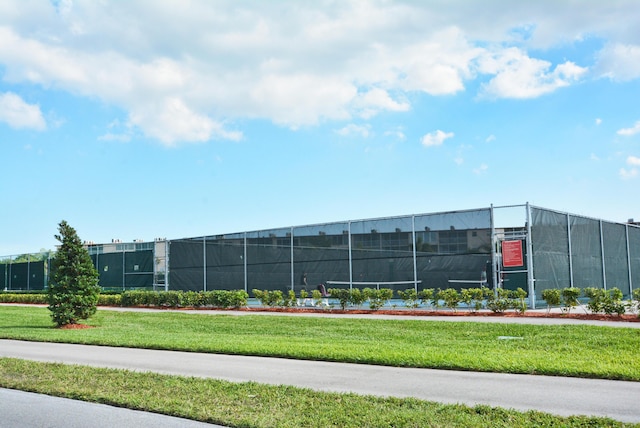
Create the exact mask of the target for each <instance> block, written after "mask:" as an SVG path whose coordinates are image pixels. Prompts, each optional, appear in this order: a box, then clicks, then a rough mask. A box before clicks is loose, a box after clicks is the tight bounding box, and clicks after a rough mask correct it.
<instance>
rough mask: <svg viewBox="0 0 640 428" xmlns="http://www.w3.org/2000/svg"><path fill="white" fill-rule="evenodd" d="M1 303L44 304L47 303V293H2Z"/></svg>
mask: <svg viewBox="0 0 640 428" xmlns="http://www.w3.org/2000/svg"><path fill="white" fill-rule="evenodd" d="M0 302H1V303H24V304H30V305H31V304H34V305H35V304H39V305H43V304H46V303H47V295H46V294H44V293H38V294H36V293H7V292H2V293H0Z"/></svg>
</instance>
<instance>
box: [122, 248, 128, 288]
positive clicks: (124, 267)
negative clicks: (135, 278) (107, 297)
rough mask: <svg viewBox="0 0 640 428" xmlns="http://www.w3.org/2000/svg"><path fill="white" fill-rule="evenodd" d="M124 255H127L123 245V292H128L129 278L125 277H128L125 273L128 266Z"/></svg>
mask: <svg viewBox="0 0 640 428" xmlns="http://www.w3.org/2000/svg"><path fill="white" fill-rule="evenodd" d="M124 253H125V250H124V245H123V246H122V291H125V290H126V284H127V277H126V276H125V275H126V273H125V272H126V267H127V265H126V263H125V260H124Z"/></svg>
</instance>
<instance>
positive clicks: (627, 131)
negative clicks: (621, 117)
mask: <svg viewBox="0 0 640 428" xmlns="http://www.w3.org/2000/svg"><path fill="white" fill-rule="evenodd" d="M639 132H640V120H639V121H637V122H636V123H635V124H634V125H633V126H632V127H631V128H622V129H619V130H618V132H617V134H618V135H623V136H625V137H630V136H632V135H636V134H637V133H639Z"/></svg>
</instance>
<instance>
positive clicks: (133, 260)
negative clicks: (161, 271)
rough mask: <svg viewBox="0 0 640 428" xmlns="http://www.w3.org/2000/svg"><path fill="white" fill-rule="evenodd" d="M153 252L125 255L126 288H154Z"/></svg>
mask: <svg viewBox="0 0 640 428" xmlns="http://www.w3.org/2000/svg"><path fill="white" fill-rule="evenodd" d="M153 260H154V259H153V251H152V250H144V251H135V252H126V253H124V267H125V274H124V280H125V283H124V286H125V288H126V289H130V288H150V287H153Z"/></svg>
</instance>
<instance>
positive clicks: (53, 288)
mask: <svg viewBox="0 0 640 428" xmlns="http://www.w3.org/2000/svg"><path fill="white" fill-rule="evenodd" d="M58 231H59V232H60V234H59V235H55V238H56V239H57V240H58V241H60V243H61V244H62V245H61V246H60V248H59V249H58V252H57V253H56V256H55V258H54V259H53V278H52V282H51V285H50V286H49V292H48V298H47V300H48V303H49V310H50V311H51V318H52V319H53V322H54V323H56V325H57V326H58V327H62V326H64V325H67V324H77V323H78V321H80V320H85V319H87V318H89V317H90V316H91V315H93V314H95V313H96V305H97V304H98V297H99V296H100V286H98V278H99V277H98V271H97V270H96V268H95V267H94V266H93V262H92V261H91V257H90V256H89V252H88V251H87V250H86V248H84V247H83V246H82V242H81V241H80V238H79V237H78V234H77V233H76V230H75V229H74V228H73V227H71V226H69V224H67V222H66V221H64V220H62V221H61V222H60V224H59V225H58Z"/></svg>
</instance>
